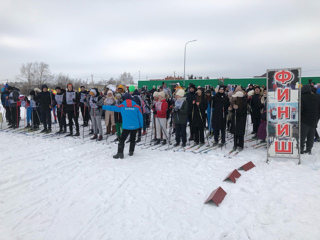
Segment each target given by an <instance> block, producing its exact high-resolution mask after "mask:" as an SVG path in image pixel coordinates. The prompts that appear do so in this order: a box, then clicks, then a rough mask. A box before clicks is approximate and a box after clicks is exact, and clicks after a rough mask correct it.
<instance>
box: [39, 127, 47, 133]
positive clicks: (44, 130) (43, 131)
mask: <svg viewBox="0 0 320 240" xmlns="http://www.w3.org/2000/svg"><path fill="white" fill-rule="evenodd" d="M47 130H48V129H46V128H44V129H43V130H42V131H41V132H40V133H45V132H46V131H47Z"/></svg>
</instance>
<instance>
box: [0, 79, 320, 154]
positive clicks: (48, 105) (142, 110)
mask: <svg viewBox="0 0 320 240" xmlns="http://www.w3.org/2000/svg"><path fill="white" fill-rule="evenodd" d="M55 90H56V93H55V94H53V92H52V91H48V86H47V85H42V87H41V89H38V88H36V89H34V90H32V91H31V92H30V99H29V98H28V97H26V96H22V95H20V93H19V89H16V88H14V87H11V86H8V85H6V86H5V87H4V89H3V91H2V94H1V100H2V104H3V106H4V107H5V109H6V119H7V121H8V124H9V125H10V128H17V127H19V119H20V115H19V114H20V109H19V108H20V107H21V106H24V107H26V109H27V123H28V125H27V127H31V129H32V130H38V129H39V125H40V122H42V124H43V127H44V128H43V129H42V130H41V132H42V133H50V132H51V131H52V120H51V116H52V115H51V111H54V112H55V114H54V115H56V116H57V118H58V123H59V131H58V133H60V134H63V133H67V126H68V127H69V133H68V135H66V136H79V135H80V129H79V120H78V119H79V112H80V111H81V114H82V119H83V127H88V126H89V121H91V130H90V133H91V134H93V136H92V138H91V139H95V140H97V141H101V140H102V139H103V134H104V133H103V128H102V119H103V115H104V118H105V125H106V129H107V130H106V134H117V139H116V140H118V141H119V145H118V153H117V154H116V155H115V156H114V157H115V158H123V156H124V155H123V150H124V145H125V141H126V138H127V137H128V136H129V138H130V139H129V141H128V142H130V147H129V155H133V152H134V149H135V144H136V142H140V141H141V137H142V135H145V134H146V131H147V128H150V127H151V139H152V144H153V145H157V144H163V145H164V144H166V143H167V141H168V140H169V139H170V138H171V136H172V134H175V143H174V146H176V147H177V146H179V145H180V144H181V147H185V146H186V143H187V140H189V141H194V145H198V144H199V145H203V144H204V143H205V138H206V137H207V139H208V136H210V135H211V136H212V137H213V138H214V141H213V145H214V146H221V147H222V146H224V145H225V143H226V131H229V132H231V133H232V134H233V136H234V146H233V150H237V151H241V150H243V148H244V136H245V133H246V129H247V123H248V121H247V117H248V113H249V115H250V117H251V122H252V124H253V131H252V133H251V134H254V136H253V137H254V138H256V139H261V141H262V142H265V141H266V140H265V139H266V135H267V134H266V126H267V124H266V118H267V92H266V89H265V88H264V87H263V86H262V87H260V86H258V85H255V86H254V85H252V84H250V85H249V86H248V87H247V88H246V89H245V88H242V87H241V86H230V85H229V86H223V85H222V86H217V87H216V88H211V89H207V90H205V89H203V88H202V87H201V86H198V87H196V86H195V85H194V84H192V83H191V84H189V86H188V88H187V91H185V90H184V89H182V87H181V86H180V85H179V84H178V83H177V85H176V86H175V88H174V90H173V92H171V90H170V89H169V88H168V87H167V86H166V83H165V82H163V85H162V86H161V87H160V88H159V89H158V90H156V89H155V87H154V88H153V89H151V90H150V91H146V90H145V89H136V88H135V87H134V86H130V87H128V88H127V89H126V88H125V87H124V86H123V85H119V86H118V87H117V89H116V90H115V91H112V90H110V89H105V90H104V91H103V92H99V90H98V89H97V88H92V89H90V90H89V91H87V90H86V89H85V86H81V87H80V91H79V92H76V91H75V90H74V88H73V85H72V84H68V85H67V87H66V89H64V88H61V87H59V86H57V87H56V88H55ZM302 94H304V89H303V91H302ZM310 94H311V90H310ZM302 106H303V107H304V105H302ZM319 106H320V105H319ZM306 108H307V107H304V109H306ZM319 113H320V111H319ZM67 119H68V123H67ZM317 119H319V116H318V112H317ZM302 120H304V118H302ZM29 122H31V123H32V125H29ZM302 122H304V121H302ZM150 123H151V124H150ZM73 124H75V133H74V131H73ZM188 124H189V128H190V131H189V133H190V135H189V137H187V125H188ZM150 125H151V126H150ZM312 126H313V127H314V124H313V123H312ZM168 127H169V128H170V130H169V132H168V131H167V130H168V129H167V128H168ZM207 130H208V132H207ZM315 132H316V131H315ZM309 135H310V136H311V134H309V133H308V132H307V131H304V135H303V136H304V138H305V137H306V136H308V137H310V136H309ZM301 142H304V141H301ZM307 142H308V143H307V151H310V152H311V149H310V144H311V143H309V141H307ZM311 148H312V146H311Z"/></svg>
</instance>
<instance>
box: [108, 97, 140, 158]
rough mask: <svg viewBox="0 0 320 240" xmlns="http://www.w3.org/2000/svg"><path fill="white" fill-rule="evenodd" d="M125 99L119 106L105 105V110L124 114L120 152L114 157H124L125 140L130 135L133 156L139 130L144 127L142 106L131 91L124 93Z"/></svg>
mask: <svg viewBox="0 0 320 240" xmlns="http://www.w3.org/2000/svg"><path fill="white" fill-rule="evenodd" d="M123 99H124V101H123V102H122V104H120V105H119V106H115V105H103V106H102V109H103V110H108V111H113V112H119V113H121V116H122V129H123V131H122V134H121V137H120V141H119V144H118V152H117V154H116V155H114V156H113V158H116V159H117V158H123V157H124V155H123V151H124V146H125V141H126V139H127V137H128V135H130V146H129V156H132V155H133V153H134V149H135V144H136V143H135V139H136V134H137V130H138V129H139V128H142V127H143V117H142V112H141V109H140V107H139V106H138V105H137V104H136V103H135V102H134V101H133V100H132V97H131V95H130V94H129V93H125V94H124V95H123Z"/></svg>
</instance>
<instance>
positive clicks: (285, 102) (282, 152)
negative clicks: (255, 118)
mask: <svg viewBox="0 0 320 240" xmlns="http://www.w3.org/2000/svg"><path fill="white" fill-rule="evenodd" d="M300 73H301V69H300V68H291V69H274V70H267V81H268V84H267V85H268V87H267V89H268V96H267V98H268V106H267V111H268V112H267V122H268V124H267V132H268V135H267V144H268V159H269V157H280V158H299V159H300V154H299V152H300V151H299V148H300V144H299V137H300V136H299V135H300V130H299V129H300V121H299V115H300V114H299V111H300V104H299V100H300V86H301V75H300ZM299 162H300V161H299Z"/></svg>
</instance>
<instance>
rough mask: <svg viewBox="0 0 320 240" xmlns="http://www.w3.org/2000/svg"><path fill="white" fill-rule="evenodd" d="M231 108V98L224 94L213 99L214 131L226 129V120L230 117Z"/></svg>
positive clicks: (218, 94) (219, 94)
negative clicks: (229, 108) (229, 109)
mask: <svg viewBox="0 0 320 240" xmlns="http://www.w3.org/2000/svg"><path fill="white" fill-rule="evenodd" d="M229 106H230V102H229V98H228V97H227V96H226V95H225V94H224V93H220V92H218V93H217V94H216V95H215V96H214V97H213V98H212V108H213V109H214V110H213V113H212V120H211V121H212V126H213V129H217V130H220V129H225V128H226V119H227V115H228V107H229Z"/></svg>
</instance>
